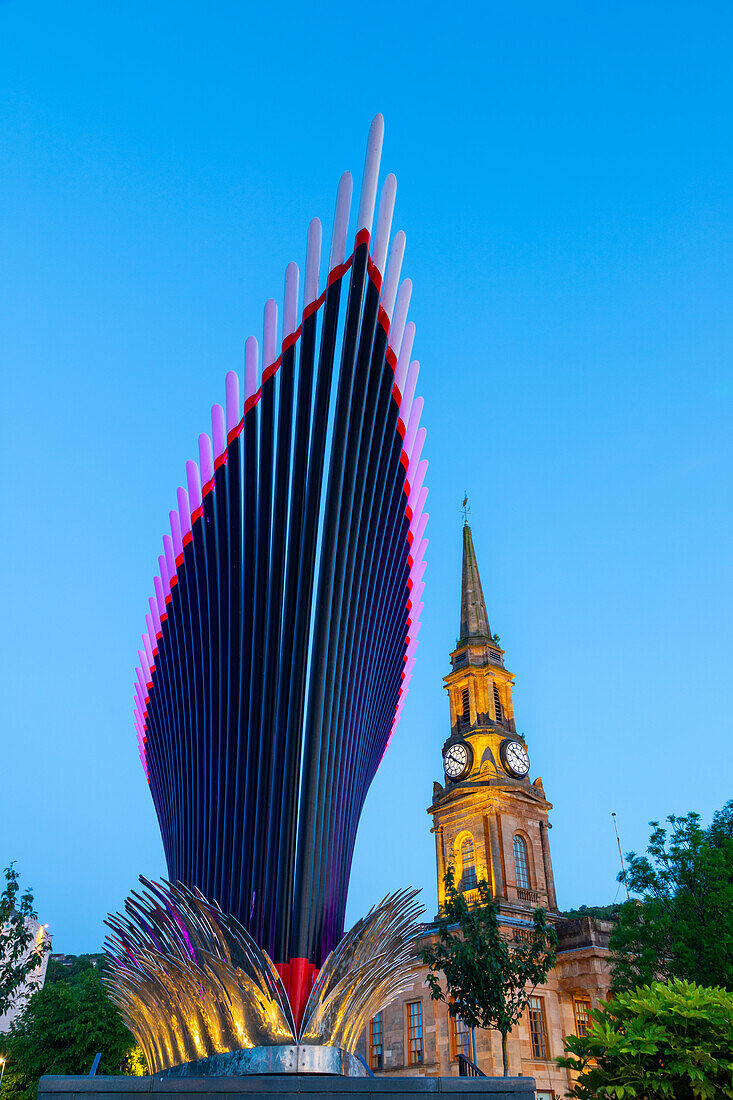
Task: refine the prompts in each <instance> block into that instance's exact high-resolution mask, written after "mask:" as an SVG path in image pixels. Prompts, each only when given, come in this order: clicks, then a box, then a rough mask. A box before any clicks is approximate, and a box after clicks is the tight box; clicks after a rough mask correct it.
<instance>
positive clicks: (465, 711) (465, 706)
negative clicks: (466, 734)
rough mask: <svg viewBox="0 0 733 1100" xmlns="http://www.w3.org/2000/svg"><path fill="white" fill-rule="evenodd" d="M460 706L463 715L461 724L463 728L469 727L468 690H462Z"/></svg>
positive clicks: (469, 701) (469, 703) (469, 705)
mask: <svg viewBox="0 0 733 1100" xmlns="http://www.w3.org/2000/svg"><path fill="white" fill-rule="evenodd" d="M461 706H462V708H463V713H462V715H461V723H462V725H464V726H470V725H471V696H470V695H469V693H468V688H464V689H463V691H462V693H461Z"/></svg>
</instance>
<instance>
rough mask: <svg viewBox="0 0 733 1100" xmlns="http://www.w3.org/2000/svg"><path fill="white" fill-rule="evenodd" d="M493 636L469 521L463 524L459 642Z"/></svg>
mask: <svg viewBox="0 0 733 1100" xmlns="http://www.w3.org/2000/svg"><path fill="white" fill-rule="evenodd" d="M474 638H476V639H479V638H481V639H487V638H491V629H490V627H489V616H488V615H487V614H486V604H485V603H484V593H483V590H482V588H481V578H480V577H479V574H478V562H477V561H476V551H475V550H474V548H473V536H472V535H471V528H470V527H469V526H468V523H467V522H464V524H463V572H462V576H461V633H460V636H459V639H458V641H459V644H461V643H463V642H468V641H471V640H473V639H474Z"/></svg>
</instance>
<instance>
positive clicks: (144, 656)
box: [137, 642, 153, 688]
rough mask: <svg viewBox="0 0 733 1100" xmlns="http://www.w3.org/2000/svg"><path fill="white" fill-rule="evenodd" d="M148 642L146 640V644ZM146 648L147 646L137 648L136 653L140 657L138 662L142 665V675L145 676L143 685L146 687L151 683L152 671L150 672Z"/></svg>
mask: <svg viewBox="0 0 733 1100" xmlns="http://www.w3.org/2000/svg"><path fill="white" fill-rule="evenodd" d="M149 644H150V643H149V642H148V645H149ZM146 649H147V647H143V649H138V651H137V655H138V657H139V658H140V664H141V666H142V670H143V676H144V677H145V686H146V688H147V687H148V686H149V685H150V684H151V683H152V680H153V673H152V669H151V667H150V661H149V660H148V655H147V652H146Z"/></svg>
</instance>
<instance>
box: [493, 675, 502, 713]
mask: <svg viewBox="0 0 733 1100" xmlns="http://www.w3.org/2000/svg"><path fill="white" fill-rule="evenodd" d="M494 713H495V714H496V720H497V722H501V720H502V711H501V698H500V696H499V689H498V687H497V686H496V684H494Z"/></svg>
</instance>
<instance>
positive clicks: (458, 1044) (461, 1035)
mask: <svg viewBox="0 0 733 1100" xmlns="http://www.w3.org/2000/svg"><path fill="white" fill-rule="evenodd" d="M449 1019H450V1034H451V1059H452V1061H454V1062H455V1061H456V1059H457V1058H458V1055H459V1054H462V1055H463V1057H464V1058H472V1057H473V1051H472V1045H471V1031H470V1029H469V1028H468V1027H466V1025H465V1024H464V1022H463V1020H462V1019H461V1017H460V1016H450V1017H449Z"/></svg>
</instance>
